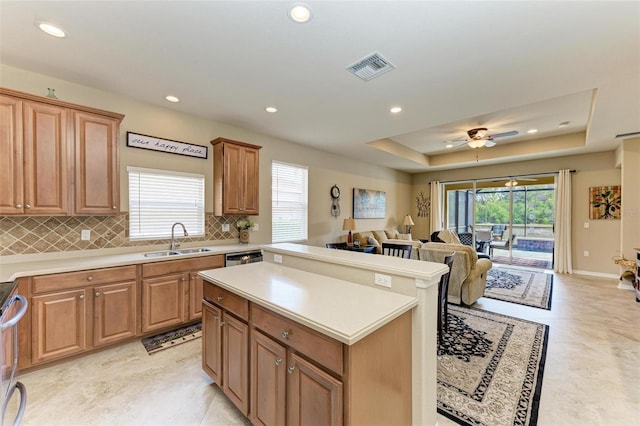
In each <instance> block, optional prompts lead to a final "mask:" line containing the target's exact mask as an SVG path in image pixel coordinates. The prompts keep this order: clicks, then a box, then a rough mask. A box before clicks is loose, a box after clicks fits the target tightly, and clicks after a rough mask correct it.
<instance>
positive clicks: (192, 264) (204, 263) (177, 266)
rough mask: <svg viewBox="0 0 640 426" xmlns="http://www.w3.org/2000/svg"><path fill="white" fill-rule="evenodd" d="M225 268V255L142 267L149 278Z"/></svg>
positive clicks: (143, 273)
mask: <svg viewBox="0 0 640 426" xmlns="http://www.w3.org/2000/svg"><path fill="white" fill-rule="evenodd" d="M223 266H224V256H223V255H215V256H206V257H194V258H191V259H181V260H169V261H165V262H154V263H145V264H144V265H142V276H143V277H145V278H148V277H155V276H158V275H167V274H175V273H177V272H188V271H204V270H207V269H216V268H222V267H223Z"/></svg>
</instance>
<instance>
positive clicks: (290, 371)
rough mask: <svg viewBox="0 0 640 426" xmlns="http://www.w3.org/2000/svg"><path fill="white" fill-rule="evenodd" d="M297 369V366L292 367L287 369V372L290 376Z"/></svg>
mask: <svg viewBox="0 0 640 426" xmlns="http://www.w3.org/2000/svg"><path fill="white" fill-rule="evenodd" d="M295 369H296V367H295V365H294V366H292V367H289V368H287V371H288V372H289V374H293V371H294V370H295Z"/></svg>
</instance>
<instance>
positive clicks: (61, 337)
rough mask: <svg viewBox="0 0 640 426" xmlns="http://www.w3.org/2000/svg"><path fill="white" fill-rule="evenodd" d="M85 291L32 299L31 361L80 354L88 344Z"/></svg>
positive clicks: (36, 361)
mask: <svg viewBox="0 0 640 426" xmlns="http://www.w3.org/2000/svg"><path fill="white" fill-rule="evenodd" d="M86 326H87V315H86V299H85V290H84V289H80V290H73V291H63V292H59V293H53V294H47V295H43V296H33V297H32V298H31V327H32V333H33V334H32V340H31V361H32V362H33V363H34V364H35V363H38V362H43V361H49V360H52V359H56V358H62V357H65V356H68V355H73V354H75V353H80V352H82V351H84V350H85V349H86V348H87V343H86V335H87V333H86Z"/></svg>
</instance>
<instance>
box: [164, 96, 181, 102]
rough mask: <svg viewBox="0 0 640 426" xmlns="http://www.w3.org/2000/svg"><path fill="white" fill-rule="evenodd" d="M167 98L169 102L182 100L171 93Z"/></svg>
mask: <svg viewBox="0 0 640 426" xmlns="http://www.w3.org/2000/svg"><path fill="white" fill-rule="evenodd" d="M165 99H166V100H168V101H169V102H180V99H178V98H176V97H175V96H171V95H169V96H167V97H166V98H165Z"/></svg>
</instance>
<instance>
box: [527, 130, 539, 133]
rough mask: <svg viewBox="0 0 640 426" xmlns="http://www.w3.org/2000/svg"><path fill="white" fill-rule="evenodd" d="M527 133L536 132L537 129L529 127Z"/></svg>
mask: <svg viewBox="0 0 640 426" xmlns="http://www.w3.org/2000/svg"><path fill="white" fill-rule="evenodd" d="M527 133H538V129H529V130H527Z"/></svg>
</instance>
